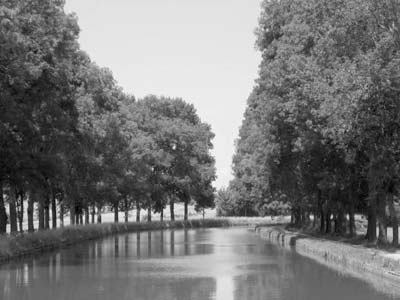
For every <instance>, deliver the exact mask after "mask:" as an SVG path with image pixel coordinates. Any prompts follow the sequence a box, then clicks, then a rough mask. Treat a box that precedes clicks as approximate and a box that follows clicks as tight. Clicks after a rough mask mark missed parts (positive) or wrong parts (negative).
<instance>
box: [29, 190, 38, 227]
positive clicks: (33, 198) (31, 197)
mask: <svg viewBox="0 0 400 300" xmlns="http://www.w3.org/2000/svg"><path fill="white" fill-rule="evenodd" d="M35 196H36V194H35V192H34V191H31V192H30V193H29V197H28V210H27V214H28V231H29V232H34V231H35V227H34V226H33V203H34V202H35Z"/></svg>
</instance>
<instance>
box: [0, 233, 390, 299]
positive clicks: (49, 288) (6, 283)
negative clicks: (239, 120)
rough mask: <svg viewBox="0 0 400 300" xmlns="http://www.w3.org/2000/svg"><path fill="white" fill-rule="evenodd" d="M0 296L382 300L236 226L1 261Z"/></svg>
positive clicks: (134, 237)
mask: <svg viewBox="0 0 400 300" xmlns="http://www.w3.org/2000/svg"><path fill="white" fill-rule="evenodd" d="M0 298H1V299H6V300H7V299H10V300H16V299H18V300H24V299H30V300H31V299H32V300H36V299H40V300H42V299H60V300H63V299H65V300H67V299H88V300H91V299H100V300H101V299H135V300H157V299H160V300H161V299H163V300H164V299H177V300H180V299H182V300H186V299H194V300H196V299H216V300H230V299H240V300H242V299H247V300H253V299H254V300H255V299H276V300H293V299H299V300H313V299H315V300H317V299H326V300H337V299H355V300H357V299H359V300H361V299H363V300H372V299H374V300H375V299H383V300H385V299H389V298H388V297H385V296H384V295H380V294H377V293H376V292H374V290H372V289H371V287H369V286H368V285H367V284H366V283H363V282H361V281H359V280H356V279H352V278H349V277H343V276H341V275H339V274H338V273H336V272H334V271H332V270H330V269H328V268H326V267H324V266H321V265H318V264H316V263H315V262H313V261H311V260H309V259H305V258H302V257H300V256H299V255H297V254H295V253H292V252H290V251H287V250H283V249H279V248H277V247H275V246H273V245H271V244H268V243H266V242H265V241H263V240H261V239H260V238H258V237H257V236H256V235H254V234H252V233H249V232H247V230H246V229H243V228H235V229H196V230H163V231H151V232H138V233H131V234H125V235H119V236H114V237H110V238H106V239H104V240H99V241H94V242H93V241H92V242H87V243H82V244H80V245H77V246H75V247H71V248H68V249H63V250H60V251H58V252H54V253H51V254H46V255H41V256H38V257H35V258H27V259H25V260H23V261H20V262H14V263H10V264H6V265H3V266H1V267H0Z"/></svg>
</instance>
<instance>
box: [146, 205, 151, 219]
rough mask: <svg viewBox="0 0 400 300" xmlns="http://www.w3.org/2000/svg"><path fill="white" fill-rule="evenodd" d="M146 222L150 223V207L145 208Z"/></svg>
mask: <svg viewBox="0 0 400 300" xmlns="http://www.w3.org/2000/svg"><path fill="white" fill-rule="evenodd" d="M147 222H151V205H150V203H149V206H148V207H147Z"/></svg>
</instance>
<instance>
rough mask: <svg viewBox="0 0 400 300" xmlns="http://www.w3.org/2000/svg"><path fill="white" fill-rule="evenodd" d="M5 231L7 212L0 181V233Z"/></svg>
mask: <svg viewBox="0 0 400 300" xmlns="http://www.w3.org/2000/svg"><path fill="white" fill-rule="evenodd" d="M6 232H7V214H6V208H5V206H4V198H3V182H2V181H0V234H3V233H6Z"/></svg>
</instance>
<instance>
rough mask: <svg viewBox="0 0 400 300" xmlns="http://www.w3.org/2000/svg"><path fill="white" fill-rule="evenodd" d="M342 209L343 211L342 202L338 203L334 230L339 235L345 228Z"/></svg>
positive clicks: (341, 234)
mask: <svg viewBox="0 0 400 300" xmlns="http://www.w3.org/2000/svg"><path fill="white" fill-rule="evenodd" d="M344 218H345V217H344V211H343V205H342V203H339V208H338V212H337V217H336V228H335V232H336V233H337V234H338V235H339V236H343V234H344V233H345V228H344V226H343V225H344Z"/></svg>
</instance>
